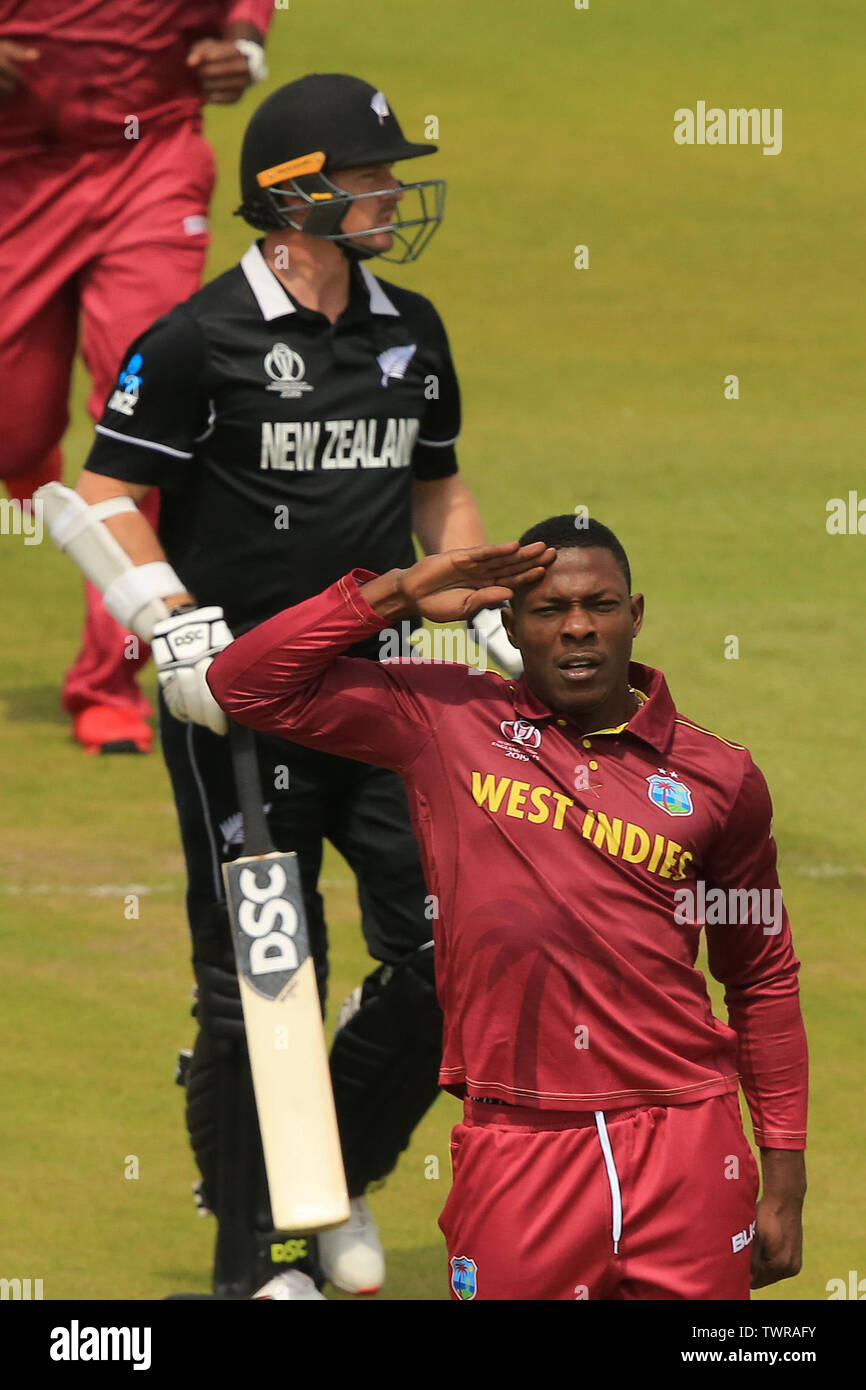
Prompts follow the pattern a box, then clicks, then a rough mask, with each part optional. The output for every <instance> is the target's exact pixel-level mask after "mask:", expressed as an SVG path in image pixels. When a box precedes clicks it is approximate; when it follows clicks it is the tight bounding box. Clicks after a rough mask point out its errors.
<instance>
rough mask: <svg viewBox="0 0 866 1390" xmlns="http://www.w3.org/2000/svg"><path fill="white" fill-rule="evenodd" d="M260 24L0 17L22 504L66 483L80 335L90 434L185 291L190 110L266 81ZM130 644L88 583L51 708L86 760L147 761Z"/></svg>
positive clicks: (190, 0) (174, 0)
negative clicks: (127, 755) (131, 363)
mask: <svg viewBox="0 0 866 1390" xmlns="http://www.w3.org/2000/svg"><path fill="white" fill-rule="evenodd" d="M272 14H273V0H68V3H65V4H63V5H57V4H56V3H55V2H54V0H23V3H22V0H0V299H2V304H3V312H2V315H0V433H2V439H3V448H2V452H0V478H2V481H3V483H4V484H5V487H6V490H7V491H8V493H9V495H10V497H12V498H15V499H17V500H18V501H19V502H24V501H26V500H27V499H28V498H30V497H31V495H32V493H33V492H34V491H35V489H36V488H37V487H39V486H40V484H42V483H46V482H50V481H53V480H55V479H56V480H59V479H60V476H61V471H62V464H61V457H60V449H59V442H60V439H61V437H62V435H63V432H64V430H65V428H66V425H67V422H68V412H67V401H68V396H69V379H70V373H71V369H72V360H73V357H74V355H75V348H76V341H77V338H78V333H79V318H80V328H81V349H82V354H83V356H84V360H85V363H86V364H87V368H88V371H89V372H90V376H91V382H92V390H91V393H90V397H89V401H88V405H89V409H90V412H91V414H92V415H93V416H94V418H95V419H97V420H98V419H99V418H100V416H101V414H102V410H103V407H104V405H105V401H106V399H107V398H108V396H109V394H110V393H111V391H112V388H114V387H118V388H120V390H123V389H124V388H125V387H128V385H129V382H128V381H125V380H119V379H118V370H119V369H120V368H121V366H122V361H121V355H122V353H123V351H124V349H125V347H126V345H127V343H129V342H131V341H132V339H133V338H135V337H137V336H138V334H140V333H142V332H143V331H144V329H145V328H147V327H148V326H149V325H150V324H151V323H152V322H153V320H154V319H156V318H158V317H159V315H160V314H163V313H166V312H167V311H168V310H169V309H171V308H173V306H174V305H175V304H177V303H178V302H179V301H180V300H184V299H186V298H188V296H189V295H191V294H192V293H193V292H194V291H195V290H196V289H197V288H198V286H199V283H200V280H201V274H202V269H203V266H204V258H205V253H206V250H207V245H208V233H207V211H208V204H209V202H210V195H211V191H212V189H213V182H214V162H213V154H212V152H211V150H210V147H209V146H208V144H207V142H206V141H205V139H204V138H203V136H202V133H201V107H202V104H203V103H204V102H206V101H212V102H217V103H221V104H225V103H231V102H235V101H237V100H238V99H239V98H240V96H241V95H242V93H243V92H244V91H245V90H246V88H247V87H248V86H249V85H250V83H251V82H252V81H254V80H256V79H257V78H258V77H260V76H263V75H264V73H265V70H264V62H263V50H262V44H263V41H264V36H265V34H266V32H267V29H268V25H269V22H270V18H271V16H272ZM121 376H122V377H123V373H121ZM133 376H134V373H133ZM157 503H158V499H157V494H156V493H155V492H154V493H153V495H152V498H151V499H150V500H149V501H148V502H146V503H145V505H144V510H145V511H146V514H147V515H148V520H150V521H151V522H152V523H153V522H155V520H156V507H157ZM148 508H149V512H148V511H147V509H148ZM137 641H138V639H133V638H131V637H130V636H129V634H127V633H125V632H124V630H123V629H122V628H121V627H120V626H119V624H118V623H116V622H115V620H114V618H112V617H111V616H110V614H109V613H107V612H106V610H105V608H104V606H103V603H102V599H101V597H100V596H99V594H98V592H97V591H96V589H94V588H93V586H92V585H91V584H88V585H87V617H86V623H85V629H84V634H83V642H82V648H81V652H80V655H79V657H78V659H77V660H76V662H75V664H74V666H73V667H72V669H71V670H70V671H69V672H68V673H67V676H66V680H65V685H64V692H63V704H64V708H65V709H66V710H67V711H68V712H69V713H70V714H71V715H72V716H73V720H74V729H75V735H76V737H77V738H78V739H79V741H80V742H81V743H82V744H83V745H84V747H85V748H87V749H88V750H89V751H91V752H98V751H106V752H112V751H118V752H126V751H136V750H137V751H139V752H147V751H149V749H150V746H151V743H152V737H153V735H152V732H151V729H150V726H149V725H148V724H147V723H146V719H147V717H148V716H149V715H150V714H151V713H152V711H151V708H150V705H149V703H148V701H147V700H146V699H145V697H144V695H143V694H142V693H141V691H140V690H139V689H138V685H137V683H136V673H137V671H138V670H139V669H140V668H141V666H142V665H143V664H144V662H145V661H146V660H147V655H148V648H147V647H146V646H145V645H144V644H142V645H141V647H140V649H138V648H137V647H136V645H135V644H136V643H137ZM136 653H137V654H136Z"/></svg>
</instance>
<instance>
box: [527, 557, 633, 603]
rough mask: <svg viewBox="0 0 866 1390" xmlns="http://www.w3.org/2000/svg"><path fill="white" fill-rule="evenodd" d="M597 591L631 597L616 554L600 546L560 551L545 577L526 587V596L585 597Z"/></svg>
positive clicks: (536, 597)
mask: <svg viewBox="0 0 866 1390" xmlns="http://www.w3.org/2000/svg"><path fill="white" fill-rule="evenodd" d="M597 593H610V594H617V595H620V596H622V595H625V596H628V585H627V584H626V580H625V575H624V574H623V572H622V569H621V568H620V565H619V563H618V561H617V558H616V556H615V555H614V553H613V551H612V550H607V549H606V548H605V547H604V546H598V545H592V546H577V545H574V546H566V547H564V548H563V549H561V550H557V552H556V559H555V560H554V561H553V564H552V565H550V566H549V567H548V569H547V570H546V571H545V574H544V576H543V578H542V579H540V580H539V582H538V583H537V584H533V586H532V588H531V589H529V590H527V596H528V597H531V598H532V599H533V600H535V599H538V598H560V599H575V598H586V597H587V596H588V595H590V594H597Z"/></svg>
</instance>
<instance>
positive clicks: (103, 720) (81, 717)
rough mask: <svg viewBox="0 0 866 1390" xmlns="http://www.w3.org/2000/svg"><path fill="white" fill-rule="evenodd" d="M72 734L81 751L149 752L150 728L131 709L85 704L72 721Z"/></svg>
mask: <svg viewBox="0 0 866 1390" xmlns="http://www.w3.org/2000/svg"><path fill="white" fill-rule="evenodd" d="M72 732H73V735H74V737H75V738H76V739H77V740H78V742H79V743H80V744H81V746H82V748H83V749H84V751H85V753H149V752H150V750H151V748H152V747H153V730H152V729H151V727H150V725H149V724H147V723H146V722H145V720H143V719H142V717H141V715H140V714H136V712H135V710H131V709H115V708H114V706H113V705H88V707H87V709H83V710H82V711H81V713H80V714H76V716H75V718H74V720H73V723H72Z"/></svg>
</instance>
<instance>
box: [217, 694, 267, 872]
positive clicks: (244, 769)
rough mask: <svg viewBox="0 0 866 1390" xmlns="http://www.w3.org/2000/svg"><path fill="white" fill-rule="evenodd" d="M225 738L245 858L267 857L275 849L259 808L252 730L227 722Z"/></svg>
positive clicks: (260, 787)
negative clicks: (235, 792) (251, 856)
mask: <svg viewBox="0 0 866 1390" xmlns="http://www.w3.org/2000/svg"><path fill="white" fill-rule="evenodd" d="M228 736H229V744H230V747H231V755H232V767H233V768H234V775H235V787H236V788H237V793H238V802H239V804H240V812H241V815H242V816H243V821H244V854H270V853H271V852H272V851H273V848H274V846H273V843H272V841H271V835H270V831H269V830H268V822H267V817H266V816H265V811H264V807H263V805H262V800H263V797H262V782H261V778H260V776H259V761H258V758H257V756H256V743H255V738H254V737H253V732H252V729H247V728H244V726H243V725H242V724H236V723H235V721H234V720H233V719H230V720H229V735H228Z"/></svg>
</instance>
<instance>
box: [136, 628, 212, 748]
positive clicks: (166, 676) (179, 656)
mask: <svg viewBox="0 0 866 1390" xmlns="http://www.w3.org/2000/svg"><path fill="white" fill-rule="evenodd" d="M231 641H232V634H231V632H230V631H229V628H228V625H227V623H226V620H225V618H224V617H223V610H222V609H221V608H191V609H189V611H188V612H186V613H178V614H176V616H175V617H173V618H163V620H162V621H161V622H159V623H157V624H156V626H155V627H154V629H153V637H152V638H151V650H152V651H153V659H154V662H155V664H156V668H157V675H158V679H159V683H160V686H161V687H162V693H163V696H164V698H165V703H166V704H167V705H168V708H169V711H170V713H171V714H173V715H174V717H175V719H179V720H181V722H182V723H184V724H190V723H191V724H202V725H203V726H204V727H205V728H206V729H210V731H211V733H213V734H225V733H227V731H228V722H227V720H226V717H225V715H224V714H223V712H222V710H221V709H220V707H219V705H218V704H217V702H216V700H215V699H214V697H213V695H212V694H211V692H210V688H209V686H208V683H207V681H206V680H205V673H206V671H207V669H208V667H209V666H210V664H211V662H212V661H213V659H214V657H215V656H216V654H217V652H221V651H222V649H223V647H227V646H228V645H229V643H230V642H231Z"/></svg>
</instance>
